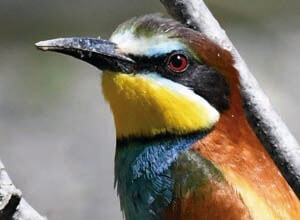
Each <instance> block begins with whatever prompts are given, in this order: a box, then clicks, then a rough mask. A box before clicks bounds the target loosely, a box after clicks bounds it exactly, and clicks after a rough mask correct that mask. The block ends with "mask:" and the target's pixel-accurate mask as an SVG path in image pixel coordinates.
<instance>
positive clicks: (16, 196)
mask: <svg viewBox="0 0 300 220" xmlns="http://www.w3.org/2000/svg"><path fill="white" fill-rule="evenodd" d="M0 219H1V220H46V218H44V217H42V216H40V215H39V214H38V213H37V212H36V211H35V210H34V209H33V208H32V207H31V206H30V205H29V204H28V203H27V202H26V201H25V200H24V198H22V194H21V191H20V190H18V189H17V188H16V187H15V186H14V185H13V183H12V181H11V179H10V178H9V176H8V174H7V172H6V171H5V169H4V166H3V164H2V162H1V161H0Z"/></svg>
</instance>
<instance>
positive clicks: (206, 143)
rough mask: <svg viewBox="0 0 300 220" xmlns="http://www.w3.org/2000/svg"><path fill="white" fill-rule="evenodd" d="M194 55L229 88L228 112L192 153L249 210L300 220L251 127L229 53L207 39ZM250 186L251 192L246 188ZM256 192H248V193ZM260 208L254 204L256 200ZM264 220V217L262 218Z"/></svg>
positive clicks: (299, 210) (298, 205)
mask: <svg viewBox="0 0 300 220" xmlns="http://www.w3.org/2000/svg"><path fill="white" fill-rule="evenodd" d="M191 43H192V44H193V47H194V48H196V49H195V51H197V53H199V55H200V57H201V58H202V59H203V60H204V61H205V62H207V63H208V64H210V65H213V66H214V67H215V68H217V69H218V70H219V71H221V73H222V74H224V75H225V76H226V79H227V80H228V83H229V87H230V101H229V103H230V106H229V109H228V110H226V111H224V112H223V113H222V114H221V118H220V120H219V122H218V123H217V125H216V126H215V128H214V130H213V131H212V132H211V133H210V134H209V135H207V136H206V137H205V138H203V139H202V140H200V141H199V142H197V143H196V144H195V145H194V146H193V150H194V151H196V152H198V153H199V154H201V155H202V156H204V157H206V158H207V159H209V160H211V161H212V162H213V163H215V164H216V165H217V166H218V167H219V168H220V169H221V170H222V171H223V172H224V176H225V178H226V179H227V180H228V182H229V183H230V184H232V186H233V188H234V189H237V190H238V192H239V193H240V194H241V196H242V198H243V199H244V201H245V203H246V205H247V206H251V211H252V212H256V215H260V214H263V213H261V212H263V210H262V211H261V212H260V210H259V209H257V210H255V209H256V208H255V207H256V205H257V206H258V204H264V205H265V206H266V207H267V209H268V210H265V214H267V213H268V212H270V214H269V215H264V216H273V217H274V218H276V219H277V218H278V219H300V203H299V200H298V198H297V197H296V195H295V194H294V192H293V191H292V190H291V188H290V187H289V185H288V184H287V182H286V180H285V179H284V178H283V177H282V175H281V173H280V172H279V170H278V168H277V167H276V165H275V164H274V162H273V160H272V159H271V157H270V156H269V154H268V153H267V152H266V150H265V148H264V147H263V145H262V144H261V142H260V141H259V139H258V138H257V136H256V134H255V132H254V130H253V128H252V127H251V126H250V125H249V123H248V121H247V118H246V115H245V113H244V110H243V103H242V98H241V94H240V86H239V75H238V74H239V73H238V72H237V70H236V69H235V68H234V60H233V58H232V55H231V54H230V52H229V51H227V50H224V49H222V48H220V47H219V46H217V45H216V44H214V43H213V42H211V41H209V40H208V39H206V38H205V37H203V36H202V37H200V38H199V37H198V38H194V39H192V40H191ZM246 185H247V187H248V188H245V187H246ZM250 189H251V190H253V192H249V190H250ZM254 197H256V199H257V200H258V199H259V200H261V201H257V204H250V200H251V199H252V200H251V201H252V203H253V199H254ZM261 219H263V216H261Z"/></svg>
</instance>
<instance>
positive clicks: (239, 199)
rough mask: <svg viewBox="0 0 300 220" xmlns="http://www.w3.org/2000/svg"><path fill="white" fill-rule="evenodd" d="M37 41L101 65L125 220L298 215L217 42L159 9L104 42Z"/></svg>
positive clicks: (264, 219) (256, 219)
mask: <svg viewBox="0 0 300 220" xmlns="http://www.w3.org/2000/svg"><path fill="white" fill-rule="evenodd" d="M36 46H37V47H38V48H40V49H41V50H46V51H55V52H59V53H64V54H68V55H71V56H73V57H76V58H79V59H81V60H83V61H86V62H88V63H90V64H92V65H94V66H96V67H97V68H99V69H100V70H102V71H103V74H102V89H103V94H104V97H105V99H106V100H107V101H108V103H109V104H110V107H111V110H112V113H113V115H114V123H115V128H116V134H117V146H116V156H115V184H116V187H117V192H118V195H119V197H120V204H121V209H122V211H123V213H124V216H125V218H126V219H127V220H141V219H145V220H146V219H147V220H148V219H153V220H155V219H172V220H173V219H183V220H193V219H197V220H198V219H218V220H220V219H222V220H229V219H230V220H241V219H242V220H245V219H253V220H272V219H284V220H288V219H291V220H296V219H300V203H299V200H298V198H297V196H296V195H295V193H294V192H293V191H292V190H291V188H290V187H289V185H288V184H287V182H286V181H285V179H284V178H283V177H282V175H281V174H280V172H279V170H278V168H277V167H276V165H275V164H274V162H273V160H272V159H271V158H270V156H269V155H268V153H267V152H266V150H265V149H264V147H263V145H262V143H261V142H260V140H259V139H258V138H257V136H256V134H255V132H254V128H253V127H251V125H250V124H249V123H248V121H247V118H246V116H245V113H244V111H243V106H242V100H241V94H240V90H239V78H238V73H237V70H236V69H235V67H234V65H233V63H234V61H233V57H232V56H231V53H230V52H229V51H227V50H226V49H222V48H221V47H219V46H218V45H217V44H215V43H214V42H213V41H212V40H210V39H208V38H207V37H206V36H204V35H203V34H201V33H199V32H197V31H195V30H193V29H190V28H188V27H186V26H185V25H183V24H181V23H179V22H177V21H175V20H172V19H168V18H163V17H161V16H158V15H147V16H143V17H140V18H133V19H131V20H129V21H127V22H125V23H124V24H122V25H120V26H119V27H118V28H117V30H116V31H115V32H114V33H113V34H112V36H111V38H110V41H107V40H102V39H94V38H59V39H54V40H47V41H42V42H39V43H37V44H36Z"/></svg>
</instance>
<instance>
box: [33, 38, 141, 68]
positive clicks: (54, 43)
mask: <svg viewBox="0 0 300 220" xmlns="http://www.w3.org/2000/svg"><path fill="white" fill-rule="evenodd" d="M35 46H36V47H37V48H39V49H40V50H43V51H55V52H59V53H63V54H67V55H70V56H73V57H76V58H78V59H80V60H83V61H85V62H88V63H90V64H92V65H94V66H96V67H97V68H99V69H101V70H111V71H114V72H124V73H131V72H132V71H133V68H134V66H135V62H134V60H132V59H130V58H129V57H127V56H125V55H124V54H122V53H120V52H118V48H117V45H116V44H115V43H112V42H110V41H107V40H102V39H97V38H85V37H83V38H80V37H71V38H58V39H53V40H46V41H40V42H38V43H36V44H35Z"/></svg>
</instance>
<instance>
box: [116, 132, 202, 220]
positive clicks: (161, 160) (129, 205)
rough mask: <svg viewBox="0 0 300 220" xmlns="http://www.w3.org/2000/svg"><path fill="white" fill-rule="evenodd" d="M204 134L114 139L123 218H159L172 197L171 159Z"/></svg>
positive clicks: (174, 159) (172, 176) (132, 219)
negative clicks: (130, 139)
mask: <svg viewBox="0 0 300 220" xmlns="http://www.w3.org/2000/svg"><path fill="white" fill-rule="evenodd" d="M205 135H206V133H200V134H194V135H187V136H182V137H161V138H157V139H155V140H134V141H131V142H126V143H125V142H124V143H118V146H117V150H116V157H115V184H116V186H117V191H118V195H119V196H120V203H121V209H122V211H123V213H124V215H125V217H126V219H130V220H141V219H147V220H156V219H162V215H163V210H164V208H166V207H167V206H168V205H170V204H171V202H172V201H173V197H174V195H173V190H174V173H173V171H172V166H173V164H174V162H175V161H176V159H177V158H178V156H179V154H180V153H181V152H183V151H185V150H187V149H189V148H190V147H191V146H192V145H193V144H194V143H195V142H196V141H198V140H199V139H202V138H203V137H204V136H205Z"/></svg>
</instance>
